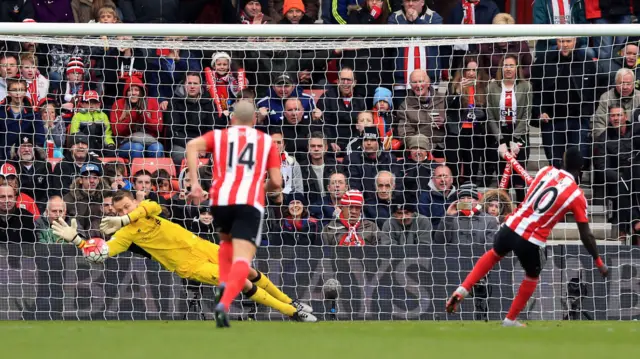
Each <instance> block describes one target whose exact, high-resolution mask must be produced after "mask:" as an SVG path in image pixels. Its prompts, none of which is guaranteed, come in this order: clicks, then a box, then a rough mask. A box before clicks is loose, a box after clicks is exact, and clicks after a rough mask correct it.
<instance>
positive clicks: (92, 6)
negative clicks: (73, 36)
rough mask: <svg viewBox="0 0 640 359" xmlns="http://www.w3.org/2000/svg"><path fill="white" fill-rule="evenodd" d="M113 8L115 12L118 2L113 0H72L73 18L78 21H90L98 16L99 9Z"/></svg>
mask: <svg viewBox="0 0 640 359" xmlns="http://www.w3.org/2000/svg"><path fill="white" fill-rule="evenodd" d="M103 8H111V9H112V10H113V11H114V13H115V8H116V4H114V3H113V1H111V0H91V1H87V0H71V9H72V10H73V18H74V20H75V22H78V23H88V22H91V20H93V19H95V18H96V15H97V12H98V11H99V9H103Z"/></svg>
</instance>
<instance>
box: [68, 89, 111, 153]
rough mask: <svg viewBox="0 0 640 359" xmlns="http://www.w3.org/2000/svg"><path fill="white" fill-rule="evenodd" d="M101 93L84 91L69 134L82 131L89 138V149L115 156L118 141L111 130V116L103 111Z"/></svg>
mask: <svg viewBox="0 0 640 359" xmlns="http://www.w3.org/2000/svg"><path fill="white" fill-rule="evenodd" d="M101 106H102V104H101V102H100V95H98V92H97V91H94V90H89V91H85V92H83V93H82V102H81V103H80V108H79V109H78V112H76V114H75V115H73V118H72V119H71V127H70V128H69V134H71V135H75V134H76V133H82V134H83V135H86V136H87V137H88V138H89V151H92V152H95V153H99V154H102V156H103V157H114V156H115V149H116V142H115V141H114V139H113V132H112V131H111V122H109V116H107V114H106V113H104V111H102V107H101Z"/></svg>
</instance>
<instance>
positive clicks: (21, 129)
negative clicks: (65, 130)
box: [0, 80, 45, 160]
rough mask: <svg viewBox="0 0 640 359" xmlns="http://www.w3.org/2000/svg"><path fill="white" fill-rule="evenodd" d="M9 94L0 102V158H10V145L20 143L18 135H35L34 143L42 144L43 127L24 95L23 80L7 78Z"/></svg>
mask: <svg viewBox="0 0 640 359" xmlns="http://www.w3.org/2000/svg"><path fill="white" fill-rule="evenodd" d="M7 89H8V91H9V95H8V96H7V98H6V99H5V101H4V102H2V103H0V148H2V149H3V150H2V151H0V160H6V159H9V158H11V147H12V146H13V145H18V144H19V143H20V138H19V136H21V135H25V136H28V135H35V141H36V143H35V145H36V146H38V147H40V148H42V147H43V145H44V138H45V136H44V135H45V129H44V125H43V123H42V120H41V119H40V116H39V115H38V114H37V113H36V112H34V111H33V107H32V105H31V103H30V102H29V98H28V97H27V96H26V92H27V84H26V82H25V81H24V80H9V81H8V87H7Z"/></svg>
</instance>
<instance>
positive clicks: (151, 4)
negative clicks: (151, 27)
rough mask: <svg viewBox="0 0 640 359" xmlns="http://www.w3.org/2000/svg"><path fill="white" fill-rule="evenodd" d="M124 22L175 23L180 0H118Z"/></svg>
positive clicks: (178, 16) (178, 14)
mask: <svg viewBox="0 0 640 359" xmlns="http://www.w3.org/2000/svg"><path fill="white" fill-rule="evenodd" d="M119 5H120V9H121V10H122V15H123V17H124V19H123V20H124V22H126V23H137V24H140V23H142V24H153V23H162V24H177V23H179V22H180V20H181V19H180V14H181V11H180V10H181V8H180V0H123V1H120V2H119Z"/></svg>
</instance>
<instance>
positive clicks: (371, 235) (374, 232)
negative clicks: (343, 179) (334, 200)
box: [322, 190, 379, 247]
mask: <svg viewBox="0 0 640 359" xmlns="http://www.w3.org/2000/svg"><path fill="white" fill-rule="evenodd" d="M363 205H364V197H363V196H362V192H360V191H358V190H349V191H347V192H345V194H344V195H343V196H342V198H341V199H340V213H339V215H338V217H337V218H336V219H335V220H333V221H331V222H330V223H329V224H328V225H327V226H326V227H324V230H323V232H322V242H323V243H324V244H325V245H334V246H335V245H338V246H356V247H362V246H364V245H376V244H378V236H379V233H378V226H377V225H376V224H375V222H372V221H370V220H368V219H363V218H362V206H363Z"/></svg>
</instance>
